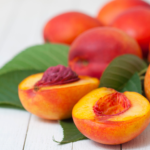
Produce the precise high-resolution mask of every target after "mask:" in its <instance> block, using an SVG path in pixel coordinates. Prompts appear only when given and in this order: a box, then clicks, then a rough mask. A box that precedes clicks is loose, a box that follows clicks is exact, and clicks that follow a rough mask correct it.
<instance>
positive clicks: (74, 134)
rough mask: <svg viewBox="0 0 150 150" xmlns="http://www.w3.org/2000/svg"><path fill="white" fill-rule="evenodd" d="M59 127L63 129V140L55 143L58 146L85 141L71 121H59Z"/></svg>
mask: <svg viewBox="0 0 150 150" xmlns="http://www.w3.org/2000/svg"><path fill="white" fill-rule="evenodd" d="M60 125H61V127H62V128H63V135H64V138H63V140H62V141H61V142H58V141H55V140H54V141H55V142H57V143H59V144H66V143H70V142H75V141H79V140H84V139H87V137H85V136H84V135H83V134H82V133H81V132H80V131H79V130H78V129H77V127H76V126H75V124H74V122H73V120H72V119H69V120H63V121H60Z"/></svg>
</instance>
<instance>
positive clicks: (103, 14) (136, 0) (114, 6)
mask: <svg viewBox="0 0 150 150" xmlns="http://www.w3.org/2000/svg"><path fill="white" fill-rule="evenodd" d="M139 6H140V7H147V8H150V5H149V4H148V3H146V2H144V1H142V0H113V1H110V2H109V3H107V4H106V5H105V6H104V7H102V9H101V10H100V11H99V13H98V16H97V18H98V19H99V20H100V21H101V22H102V23H103V24H104V25H110V24H111V23H112V21H114V19H116V17H118V16H119V15H120V14H121V13H123V12H124V11H126V10H128V9H130V8H135V7H139Z"/></svg>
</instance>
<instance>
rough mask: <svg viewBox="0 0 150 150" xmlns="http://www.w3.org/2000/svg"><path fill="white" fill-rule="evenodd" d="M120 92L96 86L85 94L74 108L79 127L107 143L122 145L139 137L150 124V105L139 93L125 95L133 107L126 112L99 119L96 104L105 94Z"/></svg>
mask: <svg viewBox="0 0 150 150" xmlns="http://www.w3.org/2000/svg"><path fill="white" fill-rule="evenodd" d="M115 92H116V91H115V90H113V89H108V88H100V89H96V90H94V91H92V92H90V93H89V94H87V95H86V96H84V97H83V98H82V99H81V100H80V101H79V102H78V103H77V104H76V105H75V107H74V108H73V113H72V115H73V119H74V122H75V124H76V126H77V128H78V129H79V130H80V131H81V132H82V133H83V134H84V135H85V136H87V137H88V138H90V139H92V140H94V141H97V142H99V143H103V144H111V145H115V144H121V143H124V142H127V141H129V140H131V139H133V138H135V137H136V136H138V135H139V134H140V133H141V132H142V131H143V130H144V129H145V128H146V127H147V125H148V124H149V121H150V104H149V102H148V100H147V99H146V98H144V97H143V96H142V95H140V94H138V93H135V92H125V93H124V95H125V96H126V97H127V99H128V100H129V101H130V103H131V107H130V108H129V109H128V110H126V111H125V112H123V113H120V114H116V115H113V116H107V117H106V118H105V119H104V120H103V119H100V120H99V119H98V118H97V117H96V115H95V113H94V111H93V106H94V105H95V104H96V102H97V101H98V100H100V98H101V97H104V96H106V95H108V94H112V93H115Z"/></svg>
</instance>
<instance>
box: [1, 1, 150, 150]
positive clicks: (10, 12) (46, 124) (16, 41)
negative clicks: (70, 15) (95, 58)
mask: <svg viewBox="0 0 150 150" xmlns="http://www.w3.org/2000/svg"><path fill="white" fill-rule="evenodd" d="M107 1H109V0H0V67H1V66H2V65H4V64H5V63H6V62H7V61H9V60H10V59H11V58H12V57H13V56H14V55H16V54H17V53H18V52H20V51H21V50H23V49H25V48H27V47H29V46H32V45H36V44H41V43H43V38H42V29H43V26H44V24H45V23H46V22H47V20H48V19H50V18H51V17H53V16H54V15H56V14H59V13H61V12H64V11H69V10H79V11H82V12H86V13H88V14H90V15H93V16H94V15H95V14H96V13H97V11H98V9H99V8H100V7H102V5H103V4H105V3H106V2H107ZM147 1H149V2H150V0H147ZM53 136H54V137H55V139H56V140H61V139H62V136H63V135H62V129H61V127H60V125H59V124H58V122H56V121H46V120H41V119H39V118H37V117H36V116H34V115H31V114H30V113H28V112H26V111H23V110H17V109H10V108H1V107H0V150H83V149H84V150H109V149H111V150H120V149H122V150H128V149H129V150H130V149H131V150H133V149H134V150H150V126H149V127H148V128H147V129H146V130H145V131H144V132H143V133H142V134H141V135H140V136H138V137H137V138H136V139H134V140H132V141H130V142H128V143H126V144H123V145H117V146H107V145H102V144H98V143H95V142H93V141H90V140H83V141H79V142H74V143H70V144H65V145H58V144H57V143H55V142H53V140H52V137H53Z"/></svg>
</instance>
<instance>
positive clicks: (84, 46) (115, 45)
mask: <svg viewBox="0 0 150 150" xmlns="http://www.w3.org/2000/svg"><path fill="white" fill-rule="evenodd" d="M123 54H133V55H136V56H138V57H140V58H142V52H141V49H140V47H139V45H138V44H137V42H136V41H135V40H134V39H133V38H132V37H130V36H128V35H127V34H125V33H124V32H122V31H121V30H119V29H115V28H112V27H99V28H95V29H91V30H89V31H86V32H84V33H83V34H81V35H80V36H79V37H78V38H77V39H76V40H75V41H74V42H73V43H72V45H71V47H70V51H69V65H70V67H71V68H72V70H73V71H75V72H76V73H77V74H79V75H87V76H92V77H97V78H100V77H101V75H102V73H103V71H104V70H105V68H106V67H107V66H108V65H109V63H110V62H111V61H112V60H113V59H114V58H116V57H117V56H120V55H123Z"/></svg>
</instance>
